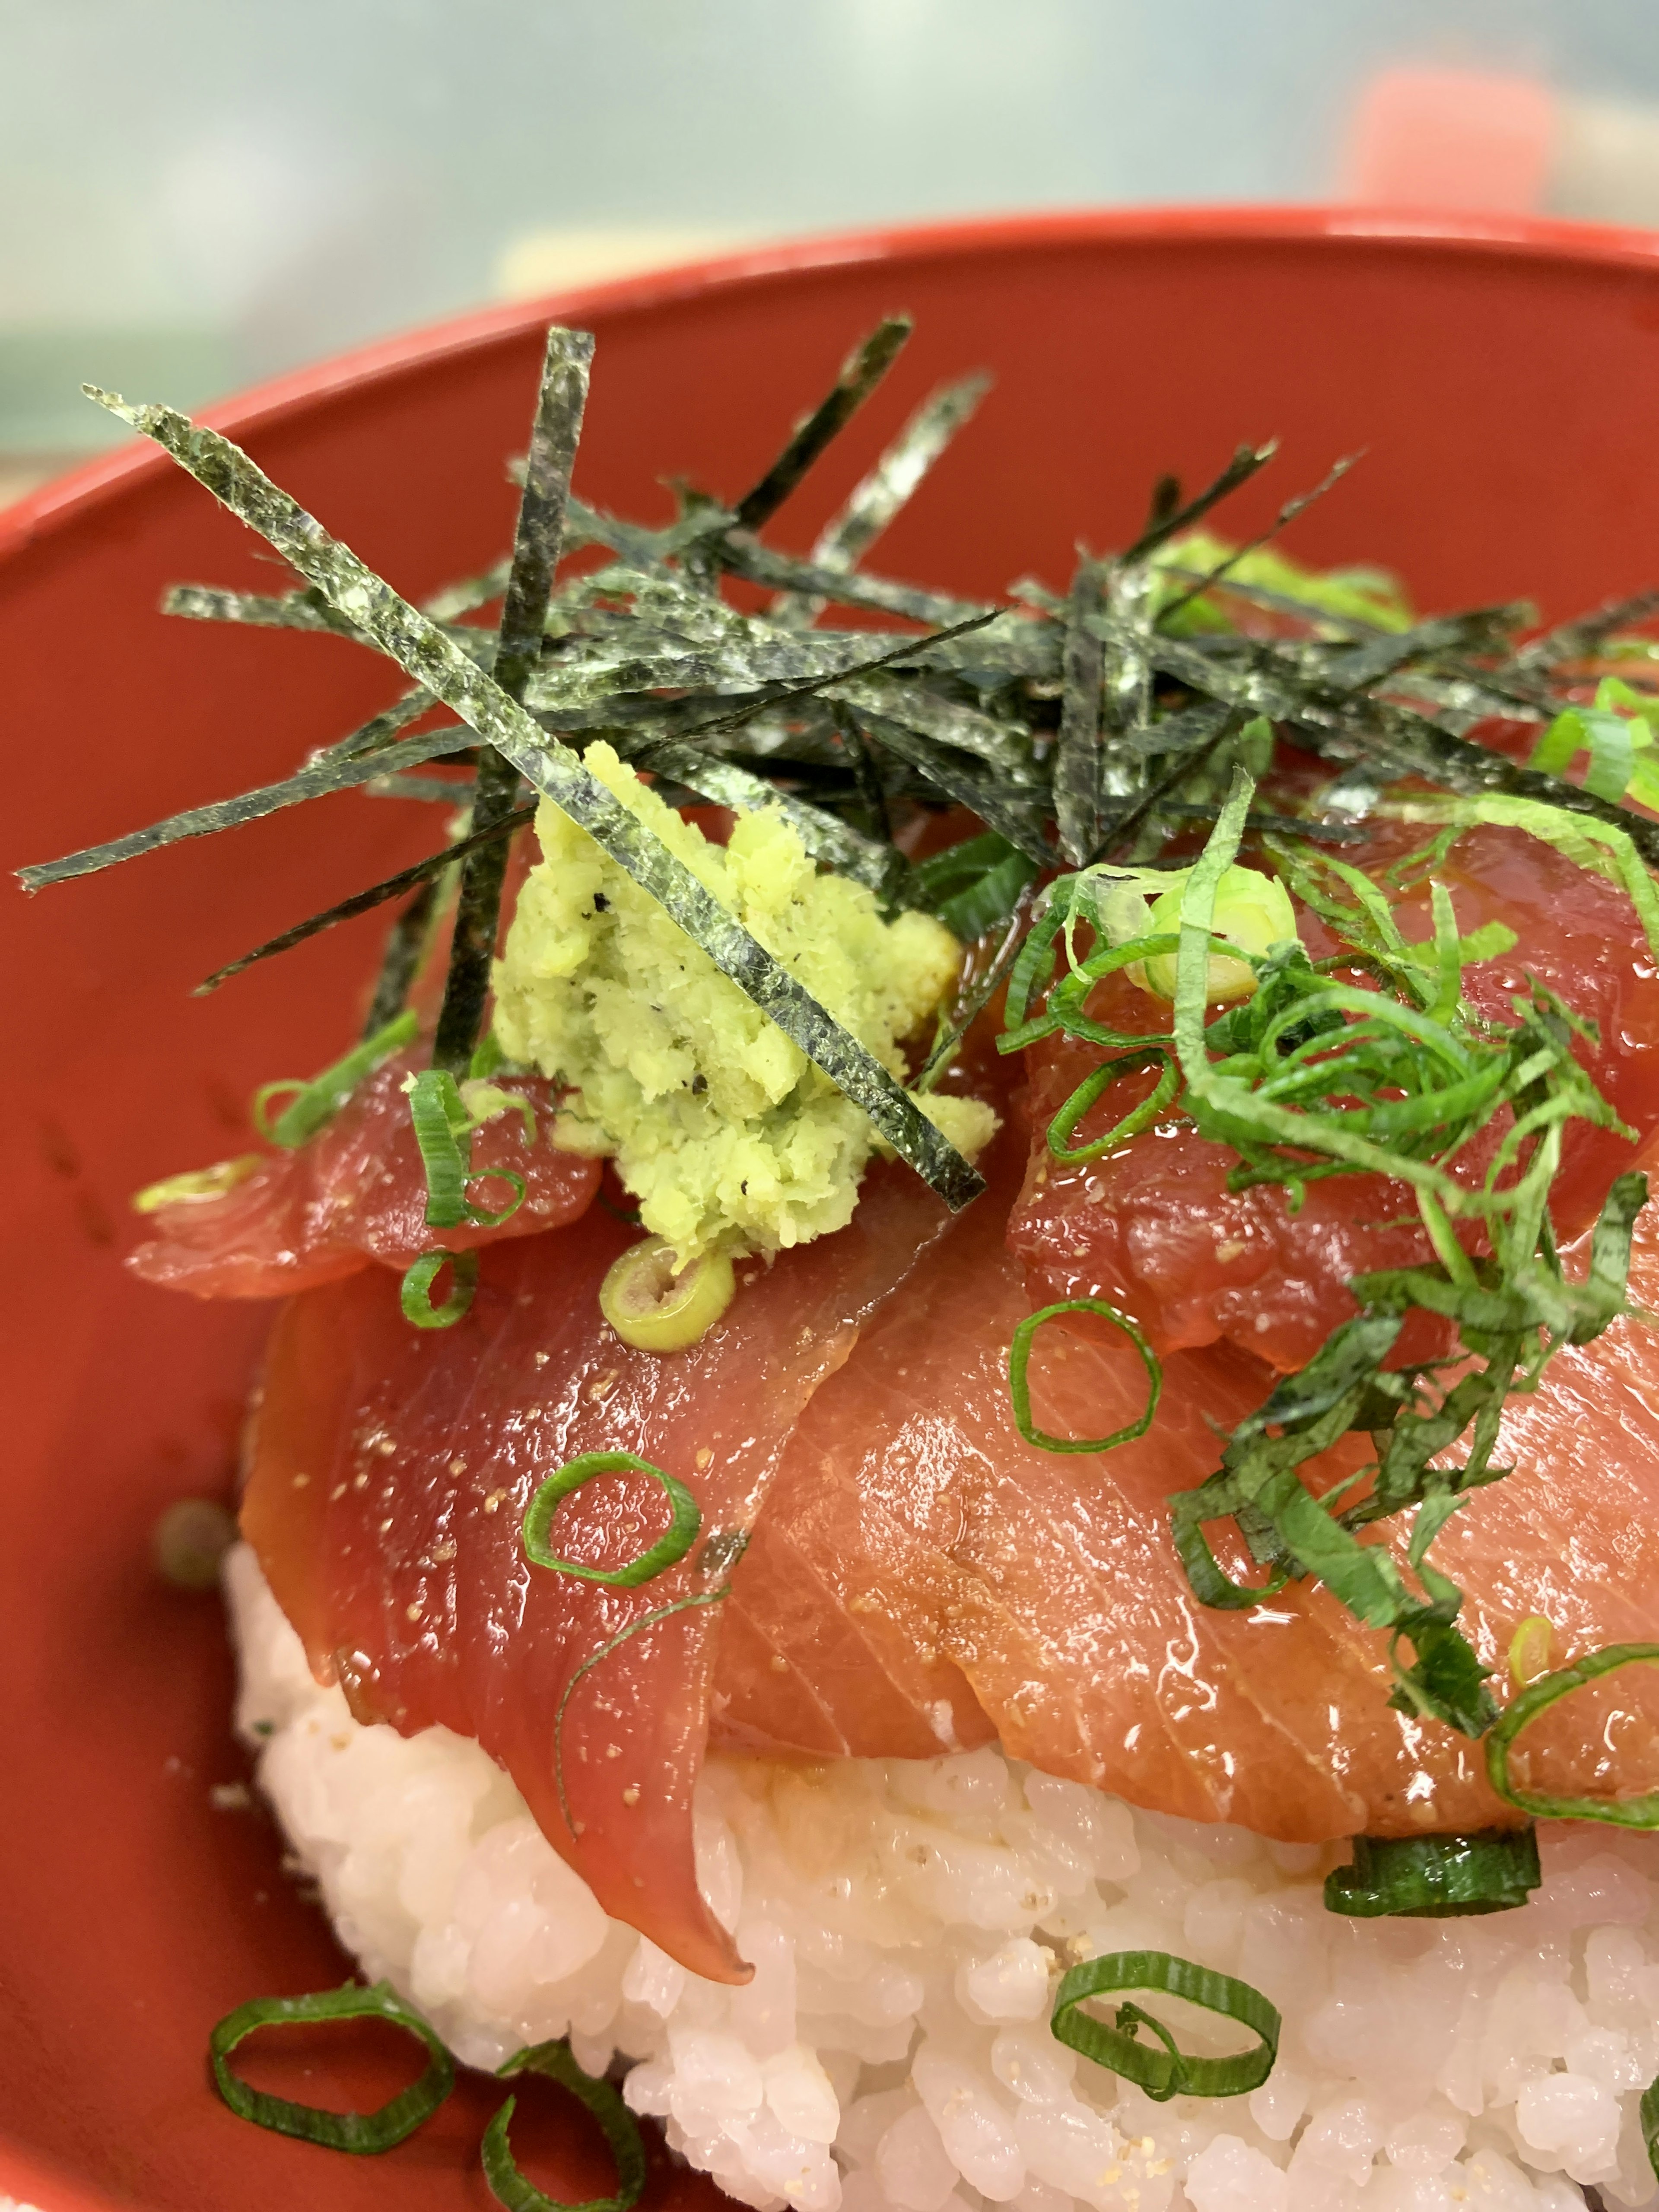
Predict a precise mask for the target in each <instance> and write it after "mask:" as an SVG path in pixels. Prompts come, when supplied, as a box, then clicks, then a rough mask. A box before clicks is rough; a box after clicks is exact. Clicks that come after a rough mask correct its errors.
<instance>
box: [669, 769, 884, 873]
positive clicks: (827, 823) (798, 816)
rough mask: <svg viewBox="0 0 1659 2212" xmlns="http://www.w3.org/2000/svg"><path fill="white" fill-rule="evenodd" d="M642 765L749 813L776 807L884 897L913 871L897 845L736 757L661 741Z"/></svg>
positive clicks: (828, 856)
mask: <svg viewBox="0 0 1659 2212" xmlns="http://www.w3.org/2000/svg"><path fill="white" fill-rule="evenodd" d="M640 765H641V766H644V767H647V768H650V769H653V770H654V771H655V772H656V773H657V774H658V775H671V776H672V777H673V778H674V780H675V781H676V782H677V783H682V784H684V787H685V788H686V789H687V790H688V791H695V792H696V793H697V795H698V797H699V798H701V799H712V800H713V801H714V804H715V805H717V806H734V807H742V808H744V809H746V810H747V811H750V812H751V813H752V812H755V811H758V810H759V809H760V808H762V807H764V806H774V807H776V808H777V810H778V811H779V812H780V813H781V814H782V816H783V817H784V818H785V820H786V821H787V822H788V823H791V825H792V826H793V829H794V830H795V833H796V835H797V836H799V839H800V842H801V843H802V844H803V845H804V846H805V848H806V850H807V851H808V852H809V853H810V854H811V856H812V858H813V859H814V860H820V861H822V862H823V865H824V866H826V867H829V868H833V869H834V870H835V871H836V873H837V874H838V875H842V876H850V877H852V878H853V879H854V881H855V882H857V883H861V884H867V885H868V886H869V888H870V889H871V890H872V891H877V892H878V893H879V894H880V895H881V896H882V897H884V898H887V899H891V898H893V897H894V896H896V894H897V891H898V889H899V886H900V885H901V884H902V882H903V880H904V878H905V877H906V876H907V875H908V873H909V865H908V862H907V861H906V860H905V858H904V855H903V854H902V853H901V852H900V851H899V850H898V848H896V846H894V845H891V844H888V843H884V842H882V843H878V842H877V841H876V840H875V839H874V838H871V837H862V836H860V835H859V833H858V831H857V830H856V829H850V828H848V825H847V823H844V822H841V821H838V820H837V819H836V817H835V816H834V815H833V814H827V813H826V812H825V811H823V808H822V807H820V806H814V805H811V803H810V802H809V801H807V800H805V799H797V798H795V797H794V796H793V794H792V793H788V792H786V791H780V790H779V789H778V787H777V786H776V785H775V784H772V783H769V782H768V781H766V779H765V777H764V776H759V775H751V774H750V771H749V770H748V769H744V768H739V767H738V765H737V763H735V762H733V761H723V760H720V759H717V758H716V757H714V755H713V754H710V753H706V752H702V751H701V750H697V749H696V748H695V747H693V746H690V745H658V746H654V747H653V748H652V750H650V751H649V752H647V753H646V754H645V755H644V756H643V757H642V758H641V763H640Z"/></svg>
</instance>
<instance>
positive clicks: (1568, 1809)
mask: <svg viewBox="0 0 1659 2212" xmlns="http://www.w3.org/2000/svg"><path fill="white" fill-rule="evenodd" d="M1642 1666H1648V1667H1651V1666H1659V1644H1607V1645H1605V1646H1604V1647H1603V1648H1602V1649H1601V1650H1600V1651H1589V1652H1586V1653H1585V1655H1584V1656H1583V1658H1582V1659H1575V1660H1574V1661H1573V1662H1572V1664H1571V1666H1570V1667H1560V1668H1557V1669H1556V1671H1555V1673H1554V1674H1541V1675H1540V1676H1539V1678H1538V1680H1536V1681H1535V1682H1529V1683H1528V1685H1527V1686H1526V1688H1525V1689H1524V1690H1522V1692H1521V1693H1520V1695H1519V1696H1518V1697H1517V1698H1516V1699H1515V1700H1514V1702H1513V1703H1512V1704H1510V1705H1507V1706H1506V1707H1505V1708H1504V1713H1503V1717H1501V1719H1499V1721H1498V1723H1497V1725H1496V1727H1495V1728H1493V1729H1492V1733H1491V1734H1490V1735H1488V1736H1487V1738H1486V1778H1487V1780H1488V1781H1489V1782H1490V1783H1491V1784H1492V1788H1493V1789H1494V1790H1496V1791H1497V1792H1498V1796H1500V1797H1502V1798H1504V1799H1506V1800H1507V1802H1509V1803H1510V1804H1511V1805H1518V1806H1519V1807H1520V1808H1521V1809H1522V1812H1523V1813H1530V1814H1533V1815H1534V1817H1535V1818H1536V1819H1538V1820H1605V1821H1606V1822H1607V1824H1608V1825H1609V1826H1612V1827H1615V1828H1659V1790H1650V1791H1649V1792H1648V1794H1647V1795H1646V1796H1644V1797H1626V1798H1609V1797H1565V1796H1563V1797H1558V1796H1551V1795H1550V1794H1549V1793H1548V1792H1547V1791H1545V1790H1523V1789H1522V1787H1521V1786H1520V1785H1519V1784H1517V1783H1515V1782H1512V1781H1511V1780H1510V1754H1511V1753H1512V1752H1513V1751H1514V1748H1515V1741H1516V1737H1517V1736H1518V1735H1520V1734H1521V1732H1522V1729H1526V1728H1529V1727H1530V1726H1531V1724H1532V1723H1533V1722H1534V1721H1535V1720H1536V1719H1537V1718H1538V1716H1539V1715H1540V1714H1541V1712H1544V1711H1547V1709H1548V1708H1549V1707H1550V1706H1551V1705H1554V1704H1555V1703H1556V1701H1557V1699H1560V1698H1566V1697H1571V1694H1572V1692H1574V1691H1575V1690H1582V1689H1583V1687H1584V1686H1585V1685H1586V1684H1587V1683H1589V1682H1594V1681H1595V1680H1597V1679H1598V1678H1599V1677H1600V1676H1601V1675H1603V1674H1617V1673H1618V1671H1619V1669H1620V1668H1621V1667H1642ZM1650 2093H1651V2092H1650ZM1644 2112H1645V2105H1644Z"/></svg>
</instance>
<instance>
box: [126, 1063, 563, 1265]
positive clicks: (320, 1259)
mask: <svg viewBox="0 0 1659 2212" xmlns="http://www.w3.org/2000/svg"><path fill="white" fill-rule="evenodd" d="M427 1058H428V1055H427V1054H426V1053H425V1052H424V1051H422V1050H419V1049H416V1050H413V1051H410V1052H404V1053H399V1054H397V1055H396V1057H395V1058H393V1059H392V1060H386V1061H385V1062H384V1063H383V1064H382V1065H381V1066H380V1067H379V1068H377V1069H376V1070H375V1072H374V1074H373V1075H372V1076H370V1077H369V1078H368V1079H367V1080H366V1081H365V1082H363V1083H362V1084H361V1085H359V1086H358V1088H357V1089H356V1091H354V1092H353V1094H352V1096H351V1097H349V1099H347V1101H346V1102H345V1103H344V1105H343V1106H342V1107H341V1108H340V1109H339V1111H338V1112H337V1114H335V1115H332V1116H331V1119H330V1120H329V1121H326V1122H325V1124H324V1126H323V1127H322V1128H321V1129H319V1131H318V1133H317V1134H316V1135H315V1136H314V1137H313V1138H311V1139H309V1141H308V1142H307V1143H306V1144H304V1145H301V1146H298V1147H297V1148H296V1149H295V1151H293V1152H277V1153H276V1154H274V1155H273V1156H272V1157H271V1158H270V1159H268V1160H267V1161H266V1162H265V1163H264V1165H263V1166H262V1167H259V1168H258V1169H256V1170H254V1172H253V1174H252V1175H251V1176H248V1178H247V1179H246V1181H245V1182H240V1183H237V1184H235V1185H234V1187H233V1188H231V1189H229V1190H227V1191H225V1192H223V1193H222V1194H220V1195H219V1196H218V1197H216V1198H206V1199H187V1200H180V1201H178V1202H176V1203H174V1204H173V1205H171V1206H162V1207H161V1209H160V1210H159V1211H158V1212H156V1213H155V1215H154V1217H153V1220H154V1225H155V1233H154V1234H153V1236H152V1237H150V1238H149V1240H148V1241H147V1242H146V1243H143V1244H141V1245H140V1246H139V1247H138V1249H137V1251H135V1252H134V1253H133V1254H132V1255H131V1257H130V1258H129V1260H128V1261H127V1265H128V1266H129V1267H131V1269H132V1270H133V1272H134V1273H135V1274H138V1275H142V1276H143V1278H144V1279H145V1281H146V1282H150V1283H160V1284H161V1285H165V1286H166V1287H167V1288H168V1289H171V1290H178V1291H192V1292H193V1293H194V1294H195V1295H196V1297H201V1298H274V1297H286V1296H287V1295H288V1294H289V1292H291V1291H303V1290H309V1289H311V1288H312V1287H313V1285H317V1284H319V1283H329V1282H334V1281H337V1280H338V1279H339V1278H340V1277H342V1276H343V1275H349V1274H353V1273H356V1270H357V1269H358V1268H359V1267H367V1266H368V1263H369V1261H371V1260H378V1261H380V1262H381V1263H382V1265H383V1266H386V1267H395V1268H397V1269H398V1271H399V1272H400V1273H401V1272H402V1270H403V1269H404V1268H405V1267H408V1266H409V1265H410V1262H411V1261H414V1260H416V1259H417V1258H418V1257H419V1256H420V1255H421V1254H422V1252H429V1251H431V1250H432V1249H434V1248H435V1246H441V1247H442V1249H444V1250H445V1251H447V1252H460V1251H465V1249H467V1248H468V1247H469V1246H471V1245H475V1244H484V1243H491V1242H493V1241H495V1239H497V1238H500V1237H528V1236H532V1235H533V1234H534V1233H535V1232H536V1231H538V1230H543V1229H555V1228H557V1227H559V1226H560V1225H562V1223H564V1222H567V1221H574V1219H575V1218H576V1217H577V1216H578V1215H579V1214H580V1213H581V1212H584V1211H585V1210H586V1206H587V1205H588V1203H589V1201H590V1200H591V1199H592V1195H593V1193H594V1191H595V1190H596V1189H597V1188H598V1187H599V1174H600V1169H599V1162H598V1161H597V1160H591V1159H583V1158H580V1157H579V1156H578V1155H577V1154H575V1153H574V1152H560V1151H559V1150H557V1148H556V1146H554V1145H553V1144H552V1142H551V1141H550V1139H551V1135H552V1130H553V1117H554V1109H555V1107H556V1104H557V1090H556V1085H552V1084H550V1083H548V1082H546V1081H544V1079H542V1078H541V1077H540V1076H534V1075H525V1076H503V1077H502V1078H501V1079H500V1082H499V1084H498V1085H497V1087H498V1088H499V1089H501V1090H503V1091H509V1092H511V1093H512V1094H513V1096H514V1097H522V1098H525V1099H526V1100H528V1102H529V1103H530V1105H531V1108H532V1111H533V1113H534V1115H535V1116H536V1133H535V1137H534V1139H533V1141H532V1138H531V1135H530V1131H529V1127H528V1125H527V1124H526V1121H525V1118H524V1115H522V1114H521V1113H519V1112H516V1111H514V1112H510V1113H505V1114H501V1115H497V1116H496V1117H495V1119H493V1120H491V1121H486V1122H485V1123H484V1124H483V1127H481V1128H479V1129H477V1130H476V1131H475V1132H474V1133H473V1139H472V1159H473V1164H474V1165H475V1168H476V1169H477V1170H478V1171H479V1174H480V1176H483V1171H484V1170H488V1169H491V1168H511V1169H513V1170H515V1171H516V1172H517V1173H518V1174H520V1175H521V1176H523V1177H524V1180H525V1197H524V1203H523V1205H522V1206H520V1207H519V1209H518V1211H517V1212H515V1213H513V1214H512V1215H511V1216H510V1217H509V1218H507V1220H506V1221H505V1222H503V1223H501V1225H499V1226H498V1227H496V1228H493V1229H489V1228H483V1227H472V1226H467V1227H464V1228H459V1229H428V1227H427V1225H426V1176H425V1173H424V1171H423V1170H422V1165H421V1156H420V1152H419V1149H418V1147H417V1146H416V1142H415V1132H414V1129H413V1127H412V1126H411V1124H410V1118H409V1101H408V1099H407V1098H406V1097H404V1089H403V1085H404V1079H405V1078H406V1077H407V1076H408V1075H409V1074H410V1072H411V1071H412V1070H416V1069H418V1068H420V1067H422V1066H425V1065H426V1062H427ZM469 1189H470V1191H471V1195H472V1196H473V1198H474V1199H475V1200H477V1202H478V1204H479V1205H480V1206H484V1207H487V1208H488V1207H498V1206H501V1205H502V1204H503V1203H504V1202H505V1200H506V1199H507V1186H506V1185H505V1184H503V1183H502V1182H500V1181H499V1180H497V1181H493V1182H492V1181H489V1180H488V1179H483V1180H475V1181H474V1182H472V1183H471V1185H470V1186H469Z"/></svg>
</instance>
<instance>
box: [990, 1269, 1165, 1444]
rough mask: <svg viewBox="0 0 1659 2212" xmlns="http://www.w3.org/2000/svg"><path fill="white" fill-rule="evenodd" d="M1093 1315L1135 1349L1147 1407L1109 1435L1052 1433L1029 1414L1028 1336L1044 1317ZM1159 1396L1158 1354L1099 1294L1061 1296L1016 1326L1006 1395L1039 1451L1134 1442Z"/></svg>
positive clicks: (1018, 1422) (1022, 1430) (1161, 1387)
mask: <svg viewBox="0 0 1659 2212" xmlns="http://www.w3.org/2000/svg"><path fill="white" fill-rule="evenodd" d="M1068 1313H1089V1314H1098V1315H1099V1316H1101V1318H1102V1319H1103V1320H1104V1321H1109V1322H1110V1323H1111V1324H1112V1327H1113V1328H1117V1329H1121V1330H1122V1332H1123V1334H1124V1335H1125V1336H1127V1338H1128V1340H1129V1341H1130V1343H1131V1344H1133V1346H1134V1348H1135V1350H1136V1351H1137V1352H1139V1354H1140V1364H1141V1365H1142V1366H1143V1367H1144V1368H1145V1369H1146V1381H1147V1386H1148V1387H1147V1391H1146V1410H1145V1411H1144V1412H1143V1413H1141V1415H1140V1417H1139V1419H1137V1420H1133V1421H1131V1422H1130V1423H1129V1424H1128V1425H1127V1427H1126V1428H1121V1429H1116V1430H1115V1431H1113V1433H1112V1434H1111V1435H1110V1436H1109V1437H1051V1436H1050V1435H1049V1434H1048V1431H1047V1430H1046V1429H1040V1428H1038V1427H1037V1426H1036V1424H1035V1423H1034V1422H1033V1421H1032V1419H1031V1386H1030V1383H1029V1382H1028V1381H1027V1380H1026V1374H1025V1370H1026V1368H1027V1367H1028V1366H1029V1365H1030V1358H1031V1339H1032V1338H1033V1337H1034V1336H1035V1335H1036V1333H1037V1331H1038V1329H1040V1328H1042V1324H1043V1322H1046V1321H1054V1320H1055V1319H1057V1317H1058V1316H1060V1315H1061V1314H1068ZM1008 1395H1009V1396H1010V1397H1011V1398H1012V1400H1013V1403H1014V1425H1015V1427H1016V1428H1018V1431H1019V1432H1020V1434H1021V1436H1022V1437H1024V1439H1025V1441H1026V1443H1028V1444H1035V1445H1036V1447H1037V1448H1038V1449H1039V1450H1041V1451H1055V1452H1103V1451H1110V1450H1111V1449H1112V1447H1113V1446H1114V1445H1115V1444H1127V1443H1133V1441H1134V1439H1135V1438H1136V1437H1144V1436H1145V1435H1146V1431H1147V1430H1148V1429H1150V1428H1151V1426H1152V1417H1153V1415H1154V1414H1155V1413H1157V1412H1158V1400H1159V1398H1160V1397H1162V1395H1164V1369H1163V1365H1162V1364H1161V1362H1160V1361H1159V1359H1158V1354H1157V1353H1156V1352H1154V1351H1153V1350H1152V1346H1151V1345H1150V1344H1148V1343H1147V1341H1146V1338H1145V1337H1144V1336H1143V1335H1142V1334H1141V1333H1140V1331H1139V1329H1138V1328H1136V1327H1135V1324H1134V1323H1133V1322H1132V1321H1131V1320H1130V1319H1129V1316H1127V1314H1122V1313H1120V1312H1119V1311H1118V1310H1117V1308H1116V1307H1115V1306H1110V1305H1108V1304H1107V1303H1106V1301H1105V1299H1104V1298H1061V1299H1060V1301H1059V1303H1058V1304H1054V1305H1051V1306H1043V1307H1042V1308H1041V1309H1040V1310H1038V1311H1037V1312H1036V1313H1034V1314H1027V1316H1025V1319H1024V1321H1023V1322H1020V1324H1019V1326H1018V1328H1016V1329H1015V1331H1014V1335H1013V1341H1012V1343H1011V1344H1010V1345H1009V1346H1008Z"/></svg>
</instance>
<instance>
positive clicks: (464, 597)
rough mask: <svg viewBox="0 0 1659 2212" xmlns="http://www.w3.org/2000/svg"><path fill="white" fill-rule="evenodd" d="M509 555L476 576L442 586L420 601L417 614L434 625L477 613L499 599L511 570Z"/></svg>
mask: <svg viewBox="0 0 1659 2212" xmlns="http://www.w3.org/2000/svg"><path fill="white" fill-rule="evenodd" d="M512 565H513V562H512V556H510V555H509V556H507V559H505V560H502V561H497V562H494V563H493V564H492V566H490V567H489V568H486V569H484V570H483V572H482V574H479V575H477V576H465V577H463V578H462V579H461V580H460V581H459V583H454V584H446V585H445V586H444V587H443V589H442V590H441V592H434V593H433V594H432V597H431V598H430V599H422V602H421V611H422V613H423V614H425V615H427V616H428V617H430V619H431V620H432V621H434V622H435V623H452V622H457V621H459V619H460V617H461V616H463V615H470V614H474V613H476V612H477V610H478V608H480V607H485V606H488V605H489V602H490V601H491V600H492V599H500V597H501V593H502V592H504V591H505V590H506V589H507V572H508V570H509V569H510V568H512Z"/></svg>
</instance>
